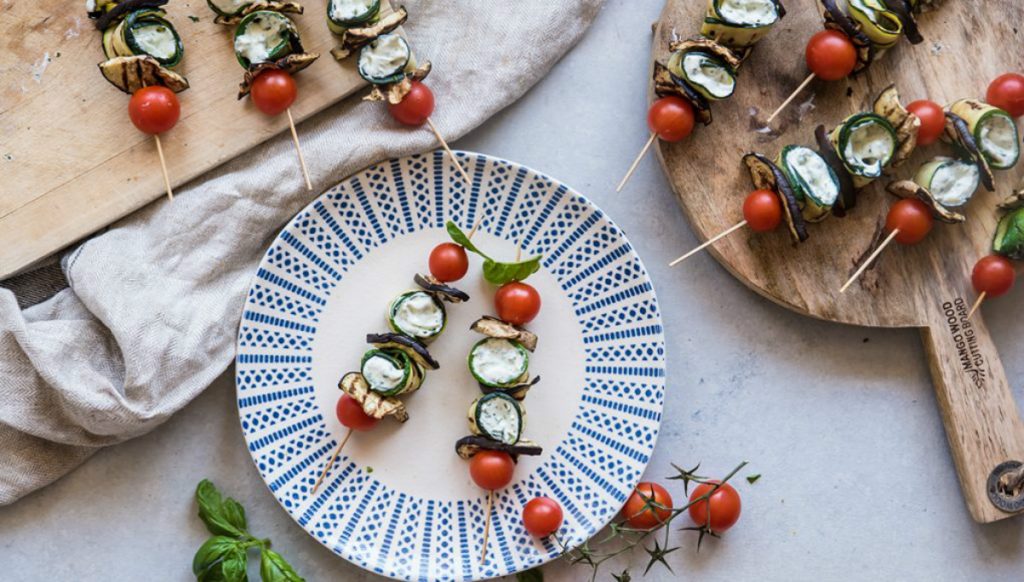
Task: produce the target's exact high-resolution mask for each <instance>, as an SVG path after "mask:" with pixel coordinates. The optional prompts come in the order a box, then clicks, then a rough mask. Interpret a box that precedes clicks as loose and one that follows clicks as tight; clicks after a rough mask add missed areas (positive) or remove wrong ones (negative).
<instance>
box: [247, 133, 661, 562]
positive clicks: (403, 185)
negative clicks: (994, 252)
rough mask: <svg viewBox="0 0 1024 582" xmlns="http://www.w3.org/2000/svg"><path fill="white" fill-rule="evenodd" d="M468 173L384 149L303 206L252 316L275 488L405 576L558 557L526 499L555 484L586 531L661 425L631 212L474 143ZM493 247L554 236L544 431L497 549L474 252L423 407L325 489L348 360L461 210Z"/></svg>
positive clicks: (253, 394)
mask: <svg viewBox="0 0 1024 582" xmlns="http://www.w3.org/2000/svg"><path fill="white" fill-rule="evenodd" d="M458 155H459V157H460V159H461V161H462V163H463V165H464V166H465V167H466V169H467V171H468V172H469V173H470V175H471V176H472V181H473V184H472V186H471V187H469V186H467V185H466V184H465V183H464V182H463V181H462V179H461V178H460V177H459V175H458V174H457V173H456V171H455V168H454V166H453V165H452V164H451V162H450V161H449V160H448V159H447V158H446V157H445V156H444V154H443V153H442V152H434V153H431V154H426V155H420V156H412V157H408V158H403V159H399V160H392V161H389V162H385V163H382V164H379V165H376V166H373V167H371V168H368V169H366V170H364V171H362V172H360V173H359V174H357V175H355V176H353V177H352V178H349V179H348V180H346V181H344V182H342V183H341V184H339V185H337V186H336V187H334V188H332V189H330V190H329V191H327V192H326V193H325V194H323V195H322V196H320V197H319V198H318V199H317V200H316V201H314V202H313V203H312V204H311V205H310V206H308V207H307V208H306V209H305V210H303V211H302V212H300V213H299V214H298V216H296V217H295V218H294V219H293V220H292V221H291V222H290V223H289V224H288V226H286V227H285V229H284V230H283V231H282V232H281V234H280V235H279V236H278V237H277V240H275V241H274V243H273V245H272V246H271V247H270V249H269V250H268V251H267V253H266V256H264V258H263V261H262V262H261V263H260V266H259V270H258V272H257V274H256V277H255V279H254V280H253V283H252V288H251V289H250V290H249V295H248V298H247V300H246V304H245V309H244V314H243V316H242V323H241V326H240V329H239V332H238V356H237V359H236V366H237V384H238V409H239V415H240V416H241V423H242V430H243V432H244V434H245V440H246V442H247V443H248V447H249V451H250V452H251V454H252V457H253V460H254V461H255V463H256V466H257V468H258V469H259V472H260V474H261V475H262V476H263V478H264V480H266V482H267V485H268V486H269V488H270V490H271V492H272V493H273V494H274V496H275V497H276V498H277V500H278V501H279V502H280V503H281V505H282V506H284V508H285V510H286V511H287V512H288V513H289V514H290V515H291V516H292V517H293V518H294V519H295V521H297V522H298V523H299V525H300V526H302V527H303V528H304V529H305V530H306V531H308V532H309V533H310V535H312V536H313V537H315V538H316V539H317V540H319V541H320V542H321V543H322V544H324V545H325V546H327V547H328V548H330V549H331V550H332V551H333V552H335V553H337V554H338V555H340V556H342V557H344V558H345V559H347V560H349V561H351V562H353V563H355V564H358V565H359V566H361V567H363V568H366V569H367V570H370V571H373V572H376V573H378V574H382V575H384V576H390V577H393V578H398V579H403V580H477V579H482V578H491V577H495V576H502V575H506V574H510V573H514V572H517V571H520V570H524V569H527V568H530V567H533V566H536V565H539V564H541V563H543V562H546V561H548V560H551V559H552V558H555V557H557V556H558V554H559V548H558V547H557V545H556V544H555V543H553V542H552V541H551V540H548V539H536V538H533V537H532V536H530V535H529V534H528V533H527V532H526V531H525V530H524V528H523V525H522V519H521V515H522V507H523V506H524V505H525V504H526V502H527V501H529V500H530V499H532V498H533V497H536V496H540V495H546V496H548V497H552V498H554V499H556V500H557V501H558V502H559V503H560V504H561V505H562V507H563V509H564V512H565V522H564V525H563V526H562V529H561V531H560V536H561V537H562V539H563V540H564V542H565V543H566V544H568V545H577V544H579V543H581V542H583V541H584V540H586V539H589V538H590V537H591V536H593V535H594V534H595V533H597V532H598V530H600V529H601V528H602V527H603V526H604V525H605V524H606V523H607V522H608V521H610V520H611V519H612V518H613V517H614V516H615V514H616V512H617V511H618V510H619V508H620V507H621V505H622V504H623V503H624V502H625V500H626V498H627V496H628V495H629V493H630V491H632V489H633V487H634V486H635V484H636V482H637V481H638V480H639V478H640V475H641V474H642V473H643V470H644V468H645V466H646V465H647V461H648V459H649V458H650V455H651V451H652V450H653V448H654V443H655V440H656V438H657V435H658V428H659V425H660V422H661V413H662V404H663V400H664V379H665V359H664V358H665V344H664V337H663V335H662V324H661V315H660V313H659V310H658V302H657V299H656V298H655V295H654V289H653V287H652V286H651V281H650V279H649V278H648V276H647V272H646V270H645V269H644V266H643V264H642V263H641V261H640V258H639V257H638V256H637V255H636V253H635V252H634V251H633V248H632V246H631V245H630V243H629V241H628V240H626V237H625V235H623V233H622V231H621V230H619V228H618V227H617V226H615V224H614V223H613V222H612V221H611V220H610V219H609V218H608V217H607V216H605V215H604V213H603V212H601V210H600V209H598V208H597V207H595V206H594V205H593V204H591V203H590V202H589V201H588V200H587V199H586V198H584V197H583V196H582V195H580V194H578V193H577V192H575V191H573V190H571V189H569V188H568V187H567V186H565V185H563V184H560V183H558V182H557V181H555V180H552V179H551V178H548V177H546V176H544V175H542V174H539V173H537V172H534V171H532V170H530V169H528V168H524V167H522V166H519V165H517V164H513V163H510V162H506V161H503V160H498V159H494V158H490V157H487V156H483V155H479V154H468V153H459V154H458ZM479 216H483V220H482V223H481V226H480V229H479V231H478V233H477V234H476V236H475V237H474V239H473V240H474V242H475V243H477V244H478V245H480V246H481V247H482V248H484V249H486V250H487V251H488V253H489V254H491V255H492V256H498V257H506V258H511V257H512V256H513V255H514V254H515V249H516V247H517V245H518V246H521V247H522V249H523V251H524V253H525V254H526V255H533V254H543V255H544V259H543V268H542V269H541V271H540V272H538V273H537V274H536V275H534V276H533V277H531V278H530V283H531V284H533V285H534V286H535V287H537V289H538V290H539V291H540V293H541V296H542V298H543V308H542V310H541V313H540V315H539V316H538V318H537V319H536V320H535V321H534V322H532V323H531V324H530V329H531V330H533V331H534V332H536V333H537V335H538V336H539V337H540V342H539V345H538V347H537V351H536V353H535V355H534V356H533V357H532V358H531V364H530V368H531V372H532V373H533V374H534V375H540V376H541V377H542V380H541V382H540V383H539V384H538V385H537V386H536V387H535V388H534V389H533V390H532V391H531V392H530V394H529V396H528V397H527V399H526V402H525V406H526V408H527V410H528V411H529V416H528V418H527V426H526V430H525V434H526V436H527V437H529V438H530V439H532V440H534V441H536V442H538V443H539V444H541V445H542V446H543V447H544V454H543V455H541V456H539V457H524V458H522V459H521V460H520V462H519V465H518V466H517V468H516V477H515V479H514V480H513V482H512V484H511V485H510V486H509V487H508V488H506V489H505V490H503V491H499V492H497V494H496V495H495V506H494V512H493V515H492V518H491V524H490V525H491V527H490V537H489V542H488V552H487V558H486V560H485V561H483V562H481V559H480V558H481V552H482V549H483V547H482V543H483V533H484V513H485V507H486V501H487V495H486V493H485V492H483V491H481V490H480V489H478V488H476V487H475V486H474V485H473V483H472V481H471V479H470V478H469V471H468V463H467V462H466V461H464V460H462V459H460V458H459V457H457V456H456V454H455V451H454V443H455V441H456V440H457V439H458V438H459V437H461V436H464V435H466V434H468V427H467V426H466V419H465V415H466V409H467V407H468V406H469V403H470V402H471V401H472V400H473V398H475V397H476V396H478V395H479V388H478V387H477V386H476V385H475V383H474V382H473V381H472V377H471V376H470V375H469V373H468V370H467V369H466V364H465V361H466V354H467V353H468V350H469V348H470V346H472V344H473V343H474V342H475V341H476V340H477V339H479V336H476V337H475V334H474V333H473V332H471V331H469V324H470V323H471V322H472V321H473V320H475V319H476V318H478V317H479V316H480V315H482V314H485V313H492V312H493V303H492V302H493V294H494V288H493V287H492V286H490V285H489V284H487V283H486V282H484V281H483V280H482V277H481V275H480V265H479V262H478V259H476V258H475V257H473V259H472V262H471V265H470V272H469V274H468V275H467V276H466V278H464V279H463V280H462V281H460V282H459V283H457V285H458V286H460V287H462V288H463V289H464V290H466V291H467V292H469V293H470V295H472V296H473V299H472V300H471V301H470V302H467V303H464V304H459V305H452V306H450V307H449V309H448V312H449V321H448V326H447V328H446V330H445V332H444V334H443V335H442V337H440V338H439V339H437V341H435V342H434V343H433V344H431V346H430V350H431V353H432V354H433V355H434V357H435V358H436V359H437V360H438V361H439V362H440V363H441V369H440V370H437V371H431V372H428V373H427V377H426V380H425V382H424V384H423V387H422V388H421V389H420V390H419V391H418V392H417V393H415V394H413V395H411V396H409V397H408V398H407V399H406V404H407V406H408V409H409V414H410V420H409V421H408V422H407V423H405V424H399V423H397V422H395V421H394V420H393V419H385V420H383V421H381V422H380V423H379V424H378V426H377V427H376V428H375V429H374V430H373V431H371V432H367V433H357V434H355V435H354V436H353V437H352V439H351V440H350V441H349V442H348V443H347V444H346V446H345V449H344V451H343V452H342V454H341V456H340V457H339V458H338V461H337V462H336V463H335V465H334V467H333V468H332V469H331V471H330V472H329V473H328V475H327V477H326V479H325V480H324V483H323V485H321V487H320V489H319V490H318V491H317V492H316V494H313V493H312V489H313V485H314V483H315V482H316V480H317V477H318V476H319V474H320V473H321V471H322V470H323V468H324V466H326V464H327V461H328V459H329V458H330V456H331V454H332V452H333V451H334V449H335V447H336V446H337V444H338V443H339V442H340V438H341V437H342V436H343V435H344V433H345V429H344V428H343V427H342V426H341V425H340V424H339V422H338V420H337V418H336V416H335V413H334V406H335V403H336V402H337V399H338V396H339V395H340V391H339V390H338V388H337V382H338V379H339V378H340V377H341V375H342V374H344V373H345V372H346V371H349V370H353V369H356V368H358V365H359V358H360V356H361V355H362V353H363V351H365V350H366V348H367V346H366V344H365V343H364V342H365V335H366V334H367V333H369V332H381V331H384V330H385V320H384V311H385V307H386V305H387V303H388V301H389V300H390V298H391V297H392V296H394V295H396V294H398V293H400V292H402V291H404V290H406V289H407V288H409V287H411V286H412V277H413V275H414V274H415V273H416V272H417V271H419V272H425V271H426V263H427V255H428V254H429V252H430V249H431V248H433V246H434V245H436V244H438V243H440V242H442V241H445V240H447V236H446V234H445V231H444V224H445V221H446V220H449V219H450V220H454V221H455V222H456V223H458V224H459V225H461V226H462V227H463V228H464V229H467V230H468V229H469V227H470V226H472V225H473V224H474V223H475V222H476V221H477V218H478V217H479Z"/></svg>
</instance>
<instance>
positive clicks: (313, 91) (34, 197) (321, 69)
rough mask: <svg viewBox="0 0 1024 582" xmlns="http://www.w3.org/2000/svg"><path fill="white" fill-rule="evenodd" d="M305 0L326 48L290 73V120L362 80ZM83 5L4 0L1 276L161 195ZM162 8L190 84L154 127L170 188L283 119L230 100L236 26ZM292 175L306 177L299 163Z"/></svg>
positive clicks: (311, 33)
mask: <svg viewBox="0 0 1024 582" xmlns="http://www.w3.org/2000/svg"><path fill="white" fill-rule="evenodd" d="M304 4H305V8H306V11H305V14H302V15H292V17H293V19H294V20H295V22H296V23H297V25H298V28H299V31H300V33H301V35H302V40H303V44H304V45H305V47H306V49H307V51H310V52H317V53H320V55H321V56H320V59H319V60H318V61H317V62H315V63H314V64H313V65H312V66H311V67H310V68H309V69H307V70H305V71H303V72H301V73H299V74H298V75H296V81H297V82H298V86H299V98H298V100H297V101H296V102H295V105H294V106H293V107H292V112H293V114H294V115H295V119H296V122H299V121H301V120H303V119H306V118H307V117H309V116H311V115H313V114H315V113H317V112H318V111H320V110H322V109H324V108H326V107H327V106H329V105H331V104H333V103H335V102H337V101H339V100H341V99H342V98H344V97H346V96H348V95H350V94H352V93H353V92H355V91H357V90H358V89H360V88H362V87H363V86H365V81H363V79H362V78H361V77H359V74H358V73H357V72H356V70H355V64H354V60H355V59H350V60H349V61H348V62H345V63H338V62H336V61H335V60H334V59H333V58H332V57H331V55H330V49H331V48H332V47H334V46H335V45H336V39H335V37H333V36H332V35H331V33H330V31H329V30H328V29H327V26H326V24H325V23H324V18H325V10H326V8H325V6H326V2H324V1H323V0H310V1H309V2H305V3H304ZM84 6H85V2H84V0H83V1H82V2H75V3H69V2H67V1H66V0H34V1H32V2H17V1H15V0H0V14H2V15H3V16H2V18H0V38H2V39H3V41H0V43H2V50H0V79H2V82H0V176H2V180H0V277H5V276H7V275H10V274H12V273H14V272H16V271H18V270H19V269H22V268H24V267H25V266H27V265H29V264H30V263H32V262H34V261H36V260H38V259H40V258H42V257H45V256H47V255H49V254H51V253H53V252H55V251H57V250H59V249H61V248H63V247H65V246H67V245H68V244H70V243H72V242H74V241H76V240H78V239H80V238H82V237H83V236H85V235H88V234H90V233H92V232H94V231H96V230H98V229H100V228H102V227H103V226H106V225H108V224H110V223H111V222H113V221H115V220H117V219H118V218H121V217H123V216H125V215H127V214H128V213H130V212H132V211H133V210H136V209H138V208H140V207H142V206H143V205H145V204H147V203H148V202H151V201H152V200H155V199H157V198H159V197H161V196H163V195H164V184H163V178H162V176H161V172H160V166H159V165H158V161H157V152H156V146H155V144H154V141H153V139H152V138H150V137H149V136H146V135H144V134H142V133H140V132H139V131H137V130H136V129H135V127H134V126H132V123H131V121H130V120H129V119H128V95H126V94H124V93H122V92H121V91H119V90H118V89H116V88H115V87H114V86H112V85H110V84H109V83H108V82H107V81H106V80H105V79H104V78H103V77H102V76H101V75H100V72H99V70H98V69H97V68H96V65H97V64H98V63H100V62H101V61H102V60H103V49H102V47H101V42H100V40H101V39H100V33H99V31H97V30H96V29H95V28H94V27H93V25H92V22H91V21H90V20H89V19H88V18H87V17H86V15H85V9H84ZM383 10H385V11H390V8H389V7H388V5H387V3H386V2H385V7H384V8H383ZM167 11H168V18H169V19H170V20H171V21H172V22H173V23H174V25H175V27H176V28H177V29H178V32H179V33H180V34H181V36H182V40H183V41H184V43H185V60H184V61H183V63H182V65H181V66H179V67H178V68H176V70H177V71H179V72H181V73H182V74H184V75H185V76H186V77H188V80H189V82H190V84H191V88H190V89H188V90H186V91H184V92H182V93H180V94H179V98H180V100H181V107H182V116H181V120H180V121H179V122H178V125H177V126H176V127H175V128H174V129H173V130H172V131H170V132H168V133H166V134H164V135H163V136H161V141H162V143H163V148H164V153H165V154H166V156H167V164H168V171H169V173H170V177H171V184H172V185H173V186H175V187H177V186H180V185H181V184H184V183H186V182H188V181H189V180H191V179H192V178H195V177H196V176H199V175H200V174H202V173H204V172H206V171H208V170H210V169H211V168H214V167H216V166H218V165H220V164H222V163H224V162H225V161H227V160H229V159H231V158H234V157H236V156H238V155H239V154H241V153H243V152H245V151H247V150H249V149H251V148H253V147H254V146H256V145H258V144H260V143H262V142H264V141H266V140H267V139H269V138H271V137H273V136H275V135H276V134H278V133H280V132H282V131H288V120H287V118H286V117H285V116H283V115H282V116H277V117H267V116H265V115H263V114H261V113H259V111H257V110H256V109H255V107H254V106H253V104H252V102H251V100H249V99H244V100H241V101H239V100H238V99H237V93H238V84H239V83H240V82H241V80H242V75H243V73H244V70H243V69H242V68H241V67H240V66H239V65H238V62H237V61H236V60H235V55H234V50H233V48H232V32H233V30H234V29H233V27H229V26H221V25H217V24H214V23H213V13H212V12H211V11H210V9H209V8H208V7H207V5H206V2H205V1H204V0H171V1H170V2H169V4H168V5H167ZM189 16H194V17H196V18H198V21H193V20H192V19H190V18H189ZM296 175H297V176H298V179H299V180H300V181H301V175H300V174H299V168H298V164H297V163H296ZM298 183H299V182H297V184H298Z"/></svg>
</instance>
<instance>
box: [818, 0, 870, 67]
mask: <svg viewBox="0 0 1024 582" xmlns="http://www.w3.org/2000/svg"><path fill="white" fill-rule="evenodd" d="M821 5H822V8H824V18H825V28H827V29H831V30H838V31H839V32H841V33H843V34H845V35H846V36H847V37H849V39H850V41H851V42H853V46H854V47H856V49H857V64H856V66H855V67H854V68H853V72H854V73H859V72H861V71H863V70H864V69H866V68H868V67H869V66H870V65H871V63H872V62H874V60H875V57H877V56H878V55H877V54H876V50H875V45H874V44H873V43H872V42H871V39H870V38H868V37H867V35H865V34H864V33H863V32H861V30H860V27H859V26H858V25H857V24H856V23H855V22H854V21H853V20H851V19H850V17H849V16H847V15H846V12H844V11H843V9H842V8H840V7H839V5H838V4H836V0H821Z"/></svg>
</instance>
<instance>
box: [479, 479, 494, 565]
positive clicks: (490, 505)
mask: <svg viewBox="0 0 1024 582" xmlns="http://www.w3.org/2000/svg"><path fill="white" fill-rule="evenodd" d="M493 509H494V491H488V492H487V515H486V516H485V517H484V549H483V552H481V553H480V563H481V564H483V563H484V562H486V561H487V538H488V537H490V534H491V511H492V510H493Z"/></svg>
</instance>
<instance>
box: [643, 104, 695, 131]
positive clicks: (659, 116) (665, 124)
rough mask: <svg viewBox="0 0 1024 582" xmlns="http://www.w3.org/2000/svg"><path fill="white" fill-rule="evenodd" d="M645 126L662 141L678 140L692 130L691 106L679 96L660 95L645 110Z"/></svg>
mask: <svg viewBox="0 0 1024 582" xmlns="http://www.w3.org/2000/svg"><path fill="white" fill-rule="evenodd" d="M647 127H649V128H650V129H651V131H652V132H653V133H656V134H658V137H659V138H661V139H662V140H664V141H670V142H672V141H680V140H682V139H684V138H686V136H688V135H690V132H691V131H693V106H692V105H690V104H689V103H687V102H686V100H684V99H682V98H680V97H662V98H661V99H658V100H657V101H655V102H654V103H652V104H651V108H650V109H649V110H648V111H647Z"/></svg>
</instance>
